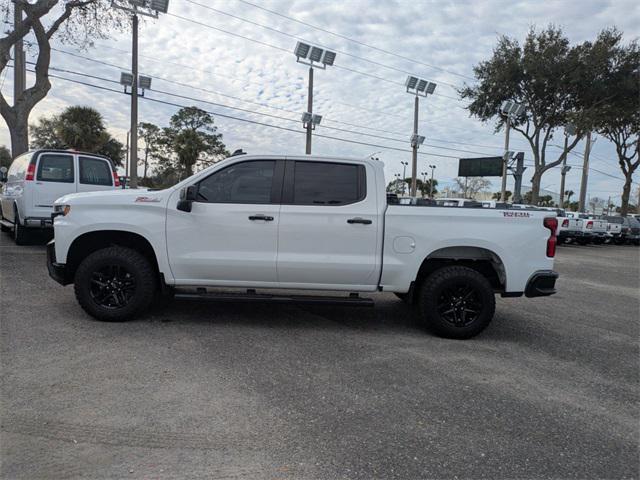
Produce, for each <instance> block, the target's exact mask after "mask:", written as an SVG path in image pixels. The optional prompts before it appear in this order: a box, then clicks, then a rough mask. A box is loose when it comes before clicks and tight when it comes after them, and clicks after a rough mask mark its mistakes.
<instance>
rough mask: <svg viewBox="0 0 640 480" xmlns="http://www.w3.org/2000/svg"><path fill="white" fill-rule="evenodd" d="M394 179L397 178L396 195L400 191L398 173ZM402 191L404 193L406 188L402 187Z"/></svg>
mask: <svg viewBox="0 0 640 480" xmlns="http://www.w3.org/2000/svg"><path fill="white" fill-rule="evenodd" d="M394 177H396V194H397V193H399V192H398V190H400V185H399V184H400V174H399V173H396V174H395V175H394ZM402 191H403V192H404V186H403V187H402Z"/></svg>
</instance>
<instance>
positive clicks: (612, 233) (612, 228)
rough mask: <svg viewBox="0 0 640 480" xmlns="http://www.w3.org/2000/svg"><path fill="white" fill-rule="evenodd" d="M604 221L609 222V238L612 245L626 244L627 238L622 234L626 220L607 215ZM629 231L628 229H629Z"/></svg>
mask: <svg viewBox="0 0 640 480" xmlns="http://www.w3.org/2000/svg"><path fill="white" fill-rule="evenodd" d="M602 219H603V220H606V221H607V237H608V240H609V241H610V242H611V243H615V244H617V245H619V244H621V243H624V241H625V237H626V233H625V236H624V237H623V234H622V227H623V224H624V219H623V218H622V217H619V216H615V215H605V216H603V217H602ZM627 230H628V229H627Z"/></svg>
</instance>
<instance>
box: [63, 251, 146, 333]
mask: <svg viewBox="0 0 640 480" xmlns="http://www.w3.org/2000/svg"><path fill="white" fill-rule="evenodd" d="M74 284H75V285H74V287H75V293H76V298H77V299H78V303H79V304H80V306H81V307H82V308H83V309H84V310H85V311H86V312H87V313H88V314H89V315H91V316H92V317H95V318H97V319H98V320H104V321H108V322H121V321H124V320H128V319H130V318H132V317H134V316H135V315H137V314H139V313H141V312H142V311H144V310H146V309H147V308H148V307H149V305H150V304H151V301H152V299H153V295H154V293H155V290H156V275H155V272H154V269H153V268H152V266H151V264H150V263H149V260H147V258H145V257H144V255H142V254H141V253H139V252H137V251H135V250H132V249H130V248H125V247H119V246H114V247H108V248H103V249H102V250H98V251H96V252H93V253H92V254H91V255H89V256H87V257H86V258H85V259H84V260H83V261H82V263H80V265H79V266H78V269H77V270H76V274H75V279H74Z"/></svg>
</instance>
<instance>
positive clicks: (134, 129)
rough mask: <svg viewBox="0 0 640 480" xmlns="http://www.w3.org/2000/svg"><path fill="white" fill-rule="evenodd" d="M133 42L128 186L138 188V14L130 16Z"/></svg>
mask: <svg viewBox="0 0 640 480" xmlns="http://www.w3.org/2000/svg"><path fill="white" fill-rule="evenodd" d="M131 24H132V29H133V39H132V41H133V44H132V47H131V73H132V74H133V84H132V85H131V134H130V135H131V147H130V148H131V151H130V154H129V162H130V163H129V186H130V187H131V188H138V15H137V14H136V13H134V14H133V17H132V23H131Z"/></svg>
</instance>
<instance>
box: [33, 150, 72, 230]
mask: <svg viewBox="0 0 640 480" xmlns="http://www.w3.org/2000/svg"><path fill="white" fill-rule="evenodd" d="M75 192H76V180H75V165H74V156H73V154H71V153H58V152H55V153H54V152H51V153H46V152H45V153H41V154H40V155H39V156H38V164H37V167H36V179H35V182H33V197H32V198H33V210H34V211H32V212H30V211H28V210H27V216H29V217H31V216H33V217H48V216H49V215H50V214H51V209H52V208H53V203H54V202H55V201H56V199H58V198H60V197H62V196H63V195H67V194H69V193H75Z"/></svg>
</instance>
